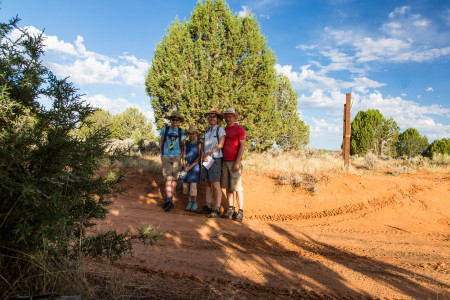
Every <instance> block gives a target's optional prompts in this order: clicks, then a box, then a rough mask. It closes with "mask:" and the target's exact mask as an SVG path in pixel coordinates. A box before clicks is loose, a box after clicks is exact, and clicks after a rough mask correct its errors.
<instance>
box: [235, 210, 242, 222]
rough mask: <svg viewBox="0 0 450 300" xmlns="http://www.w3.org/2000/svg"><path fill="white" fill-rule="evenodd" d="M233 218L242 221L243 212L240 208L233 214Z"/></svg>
mask: <svg viewBox="0 0 450 300" xmlns="http://www.w3.org/2000/svg"><path fill="white" fill-rule="evenodd" d="M233 220H235V221H237V222H242V221H243V220H244V212H243V211H242V210H239V211H238V213H237V214H236V215H233Z"/></svg>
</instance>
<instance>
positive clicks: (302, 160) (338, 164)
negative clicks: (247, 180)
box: [245, 148, 345, 175]
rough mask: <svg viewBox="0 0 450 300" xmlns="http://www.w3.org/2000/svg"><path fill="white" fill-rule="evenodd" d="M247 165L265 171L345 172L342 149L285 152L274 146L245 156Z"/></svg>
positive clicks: (317, 173) (316, 173) (250, 168)
mask: <svg viewBox="0 0 450 300" xmlns="http://www.w3.org/2000/svg"><path fill="white" fill-rule="evenodd" d="M245 167H246V168H247V169H249V170H254V171H263V172H264V173H289V172H291V173H292V172H293V173H307V174H313V175H321V174H334V173H340V172H345V169H344V164H343V161H342V154H341V152H340V151H332V152H326V151H321V150H317V149H312V148H306V149H304V150H299V151H293V152H284V151H282V150H281V149H279V148H272V149H271V150H269V151H267V152H264V153H252V154H251V155H246V157H245Z"/></svg>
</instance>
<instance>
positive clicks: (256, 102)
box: [146, 0, 308, 150]
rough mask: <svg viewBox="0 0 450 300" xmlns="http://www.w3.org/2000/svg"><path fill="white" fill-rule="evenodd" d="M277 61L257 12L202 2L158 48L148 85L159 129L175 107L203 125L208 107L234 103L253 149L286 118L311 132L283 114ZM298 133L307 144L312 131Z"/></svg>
mask: <svg viewBox="0 0 450 300" xmlns="http://www.w3.org/2000/svg"><path fill="white" fill-rule="evenodd" d="M275 61H276V58H275V55H274V53H273V51H272V50H271V49H269V48H268V47H267V43H266V39H265V37H264V35H262V34H261V32H260V29H259V25H258V22H257V21H256V20H255V18H254V17H253V16H252V15H247V16H245V17H242V18H240V17H238V16H237V15H236V14H233V13H232V12H231V10H230V8H229V7H228V6H227V4H226V3H225V2H224V1H223V0H216V1H211V0H206V1H205V3H204V4H203V3H202V2H199V3H198V5H197V7H195V8H194V11H193V12H192V14H191V16H190V19H189V21H184V22H182V23H181V22H180V21H179V20H178V19H176V20H175V21H174V22H173V23H172V24H171V26H170V27H169V28H168V32H167V35H166V36H164V37H163V39H162V41H161V42H160V43H159V44H158V45H157V48H156V50H155V52H154V57H153V60H152V66H151V67H150V68H149V72H148V75H147V78H146V89H147V93H148V95H149V96H150V98H151V104H152V107H153V109H154V113H155V121H156V127H157V129H158V130H159V129H160V128H161V127H162V126H163V123H164V118H165V117H166V116H167V115H169V113H170V112H171V111H172V110H178V111H180V113H181V114H183V115H184V116H185V117H186V119H187V122H186V123H190V124H196V125H197V126H198V127H199V129H200V130H203V129H204V128H205V126H206V122H205V118H204V113H205V112H207V111H209V110H210V109H212V108H215V109H218V110H220V111H223V110H225V109H226V108H227V107H233V108H235V110H236V111H237V112H238V113H239V114H240V124H241V125H242V126H244V128H245V129H246V132H247V140H248V145H249V148H250V149H253V150H264V149H266V148H268V147H270V146H271V145H273V143H274V142H275V141H277V140H278V139H280V134H281V133H282V128H283V127H285V125H286V123H287V122H292V126H300V127H301V128H300V131H302V132H306V131H307V129H306V125H305V124H304V123H303V122H300V121H299V120H298V115H292V116H290V117H289V118H281V119H280V114H279V111H278V107H277V103H276V99H277V87H278V79H277V74H276V70H275V68H274V64H275ZM288 88H289V89H291V88H290V86H289V87H288ZM278 96H279V95H278ZM286 99H289V101H290V100H292V99H291V98H290V97H289V98H286ZM290 105H291V104H290ZM294 106H296V104H294ZM280 122H281V123H280ZM299 137H300V138H302V140H301V141H294V143H295V144H297V145H304V144H306V143H307V141H308V134H304V135H300V136H299ZM284 141H285V142H286V141H287V140H284ZM285 142H283V143H282V145H288V144H286V143H285Z"/></svg>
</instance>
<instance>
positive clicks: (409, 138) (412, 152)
mask: <svg viewBox="0 0 450 300" xmlns="http://www.w3.org/2000/svg"><path fill="white" fill-rule="evenodd" d="M427 148H428V139H427V137H426V136H424V135H421V134H420V133H419V131H417V129H415V128H408V129H406V130H405V131H404V132H402V133H400V134H399V136H398V143H397V153H398V155H399V156H402V155H407V156H409V157H414V156H417V155H419V154H422V153H423V152H424V151H425V150H426V149H427Z"/></svg>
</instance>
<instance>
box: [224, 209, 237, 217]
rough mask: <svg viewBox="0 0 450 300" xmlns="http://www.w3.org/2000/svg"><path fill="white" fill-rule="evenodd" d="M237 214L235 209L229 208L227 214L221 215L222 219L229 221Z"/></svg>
mask: <svg viewBox="0 0 450 300" xmlns="http://www.w3.org/2000/svg"><path fill="white" fill-rule="evenodd" d="M235 214H236V212H235V211H234V207H228V210H227V212H226V213H224V214H223V215H221V217H222V218H225V219H229V218H231V217H232V216H234V215H235Z"/></svg>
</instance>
